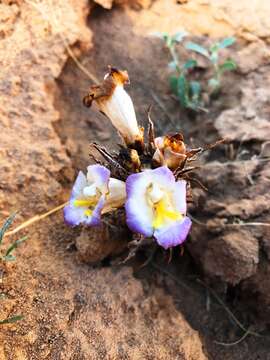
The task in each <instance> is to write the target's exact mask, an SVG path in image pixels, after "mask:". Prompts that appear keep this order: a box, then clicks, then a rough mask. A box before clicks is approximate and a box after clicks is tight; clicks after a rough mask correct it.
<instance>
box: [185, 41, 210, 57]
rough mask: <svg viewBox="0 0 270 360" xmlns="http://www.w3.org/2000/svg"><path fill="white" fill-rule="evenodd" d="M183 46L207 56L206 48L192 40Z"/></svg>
mask: <svg viewBox="0 0 270 360" xmlns="http://www.w3.org/2000/svg"><path fill="white" fill-rule="evenodd" d="M185 47H186V49H188V50H192V51H195V52H196V53H198V54H201V55H203V56H205V57H207V58H209V52H208V50H207V49H205V48H204V47H202V46H201V45H198V44H196V43H193V42H188V43H187V44H186V46H185Z"/></svg>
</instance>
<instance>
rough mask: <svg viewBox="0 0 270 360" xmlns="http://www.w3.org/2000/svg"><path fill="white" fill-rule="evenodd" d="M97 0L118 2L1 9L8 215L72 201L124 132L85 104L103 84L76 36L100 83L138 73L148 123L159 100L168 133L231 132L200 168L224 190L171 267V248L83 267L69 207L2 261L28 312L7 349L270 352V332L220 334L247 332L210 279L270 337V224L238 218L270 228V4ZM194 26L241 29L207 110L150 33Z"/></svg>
mask: <svg viewBox="0 0 270 360" xmlns="http://www.w3.org/2000/svg"><path fill="white" fill-rule="evenodd" d="M96 2H97V3H100V4H101V5H103V6H104V7H105V8H106V9H107V10H105V9H104V8H102V7H101V6H95V5H94V4H93V3H91V5H89V4H88V2H87V1H82V0H80V1H79V0H77V1H75V0H74V1H57V2H53V1H39V2H36V1H4V2H3V3H1V4H0V18H1V20H2V23H1V27H0V30H1V31H0V36H1V38H0V40H1V41H0V63H1V71H0V92H1V97H0V128H1V130H2V134H3V135H2V138H1V147H0V162H1V167H0V175H1V176H0V210H1V219H2V220H3V219H4V218H5V217H6V216H7V215H8V214H9V213H10V212H12V211H13V210H19V211H20V212H19V214H18V216H17V220H16V224H19V223H21V222H22V221H24V220H25V219H27V218H29V217H31V216H33V215H35V214H39V213H42V212H44V211H47V210H49V209H51V208H53V207H54V206H57V205H58V204H60V203H62V202H63V201H65V200H66V199H67V198H68V195H69V191H70V187H71V184H72V181H73V179H74V177H75V175H76V172H77V170H78V169H83V168H84V167H85V166H86V165H88V164H89V156H88V153H89V143H90V141H92V140H95V141H97V140H98V141H99V142H100V143H102V144H105V145H106V146H109V147H112V146H113V143H115V142H116V141H117V139H118V138H117V134H116V133H115V132H114V130H113V128H112V127H111V125H110V124H109V123H108V121H107V120H106V119H105V118H104V117H103V116H102V115H100V114H98V113H97V112H96V111H95V109H91V110H89V109H86V108H84V107H83V105H82V97H83V96H84V94H85V92H86V91H87V88H88V86H89V85H90V84H91V83H92V81H91V80H90V79H89V76H87V75H86V74H85V73H84V72H82V71H81V70H80V69H79V68H78V66H77V65H76V64H75V63H74V61H73V60H72V59H71V58H70V51H69V49H68V48H67V47H68V46H72V49H73V53H74V54H76V55H77V56H78V57H79V60H80V62H81V64H83V66H84V67H85V68H86V69H87V71H88V72H89V73H90V76H91V74H92V75H94V76H95V77H97V78H100V77H101V76H102V75H103V73H104V71H105V70H106V66H107V65H108V64H113V65H115V66H118V67H120V68H126V69H127V70H128V71H129V74H130V78H131V86H130V87H129V93H130V94H131V96H132V98H133V99H134V103H135V107H136V112H137V114H138V119H139V120H140V122H142V123H143V122H144V121H145V118H146V109H147V107H148V106H149V105H150V104H153V105H154V108H153V115H152V116H153V119H154V121H155V122H156V123H157V127H158V131H159V132H161V131H164V130H166V131H172V130H175V129H180V130H182V131H183V132H184V134H185V137H186V140H187V142H188V143H195V144H196V145H200V144H204V143H207V142H211V141H213V139H215V138H218V137H222V136H229V137H230V138H231V139H232V142H231V145H228V146H223V147H221V148H220V149H217V150H215V151H213V152H212V153H211V154H209V155H207V156H205V158H204V159H203V164H204V165H203V166H202V170H201V171H200V173H199V174H198V176H199V177H200V179H201V180H202V181H203V183H204V184H205V185H206V186H208V188H209V189H211V191H210V192H209V193H208V194H206V193H204V192H202V191H200V190H199V189H196V188H195V189H194V196H195V199H196V204H197V205H196V207H194V208H193V209H192V215H193V216H194V217H195V218H196V219H197V220H198V221H197V224H196V223H195V224H194V226H193V231H192V234H191V237H190V239H189V240H188V242H187V245H186V247H185V253H184V256H182V257H181V256H179V254H178V253H177V252H175V254H174V258H173V261H172V262H171V264H169V265H168V264H167V255H166V254H165V253H162V252H161V251H159V252H158V253H157V254H156V256H155V258H154V260H153V263H151V264H149V265H148V266H147V267H145V268H143V269H140V268H139V267H140V264H141V263H142V262H143V261H144V259H145V254H144V253H143V252H142V253H140V254H138V256H137V257H136V259H135V260H134V261H133V262H131V263H130V264H128V265H125V266H117V265H115V264H114V262H113V261H112V260H113V259H112V258H106V259H105V260H104V261H102V262H101V263H99V264H97V265H95V266H90V265H87V264H84V263H82V261H81V259H82V258H83V257H82V254H80V252H82V251H84V250H82V248H78V240H77V239H78V237H79V236H80V234H81V229H75V230H71V229H69V228H67V227H66V226H65V225H64V224H63V218H62V214H61V213H57V214H56V215H53V216H52V217H51V218H49V219H46V220H44V221H42V222H39V223H38V224H37V225H34V226H32V227H29V228H28V229H27V230H25V231H24V232H22V233H21V234H27V235H28V240H27V242H26V243H25V244H24V245H23V246H22V247H21V248H20V249H19V250H18V251H17V255H18V257H17V261H16V262H15V263H12V264H8V265H5V264H1V292H2V293H4V294H5V298H4V299H2V300H1V305H2V306H1V308H0V309H1V310H0V314H1V318H5V317H6V316H11V315H13V314H18V313H20V314H23V315H24V316H25V318H24V320H22V321H20V322H18V323H16V324H12V325H5V326H2V328H1V329H0V330H1V332H0V359H1V360H2V359H3V360H4V359H8V360H9V359H12V360H13V359H16V360H17V359H20V360H21V359H74V360H75V359H76V360H77V359H87V360H88V359H194V360H197V359H198V360H200V359H215V360H216V359H217V360H219V359H220V360H221V359H222V360H223V359H225V360H226V359H228V360H231V359H232V360H234V359H237V360H238V359H240V360H241V359H250V360H254V359H267V358H268V357H269V347H270V344H269V340H268V338H267V337H263V338H259V337H255V336H251V335H249V336H248V337H247V338H246V339H245V340H244V341H242V342H241V343H239V344H237V345H235V346H230V347H227V346H222V345H218V344H216V343H215V341H216V340H218V341H223V342H233V341H235V340H238V339H239V338H241V336H242V335H243V334H244V332H243V331H242V330H241V329H239V327H238V326H236V325H235V323H234V322H233V321H231V318H230V317H229V316H228V314H227V313H226V310H225V308H224V306H220V304H218V302H217V301H216V300H215V299H214V298H213V297H212V296H211V294H210V293H209V291H207V289H206V288H205V287H204V286H202V285H201V283H198V281H197V280H196V279H201V280H204V281H206V283H207V284H209V285H210V286H211V288H213V289H215V291H216V292H218V293H219V296H220V298H222V299H223V300H224V301H225V302H226V304H227V306H228V308H230V309H232V311H233V312H234V313H235V314H236V315H237V317H238V318H239V319H240V320H241V322H242V323H243V324H244V326H245V327H246V328H248V327H249V326H250V325H252V330H256V331H259V332H263V334H265V335H267V328H268V326H269V323H270V321H269V319H270V318H269V306H270V298H269V288H270V282H269V272H270V267H269V256H270V255H269V254H270V252H269V249H270V247H269V227H265V226H243V227H242V226H233V225H231V224H232V223H233V222H234V220H235V219H239V220H241V221H245V222H252V223H254V222H255V223H258V222H260V223H261V222H264V223H265V222H267V221H268V222H269V210H268V209H269V206H268V204H269V194H268V191H267V189H268V186H269V178H270V173H269V167H268V162H267V157H268V156H269V154H267V153H266V152H267V146H264V145H265V144H267V141H269V140H270V125H269V124H270V123H269V112H270V104H269V95H270V94H269V85H270V84H269V82H270V79H269V75H268V73H269V49H268V42H269V36H270V28H269V26H268V22H267V18H269V16H268V15H269V13H270V6H269V4H268V2H264V1H260V2H256V3H254V4H253V3H252V2H250V3H248V4H244V3H242V4H235V2H232V1H229V0H227V1H225V0H224V1H195V0H194V1H187V2H184V4H179V3H180V2H178V3H177V2H176V1H165V0H163V1H161V0H157V1H153V2H152V1H141V2H135V1H130V2H129V4H128V5H124V6H123V5H120V4H118V5H114V7H113V9H112V10H109V8H110V7H111V5H112V4H111V2H110V1H96ZM118 3H120V1H119V2H118ZM88 14H90V15H89V16H88ZM255 14H256V16H255ZM240 15H241V16H240ZM179 24H180V28H183V27H184V28H185V29H187V30H188V31H189V32H190V33H191V34H193V35H194V36H199V37H200V36H203V35H209V36H211V37H213V36H214V37H219V36H225V35H231V34H234V35H237V36H238V38H239V40H238V43H237V45H236V46H235V47H234V48H233V49H232V50H231V53H230V55H232V56H233V57H235V58H236V59H237V61H238V64H239V68H238V71H237V73H235V74H232V75H231V76H230V77H228V78H227V79H225V83H224V88H223V91H222V94H221V96H220V97H219V98H218V99H216V100H215V101H213V103H212V104H211V112H210V113H209V114H207V115H206V114H200V115H198V116H190V114H187V113H183V112H182V111H181V110H180V109H179V105H178V104H177V102H176V101H175V100H174V99H173V98H172V97H171V96H170V92H169V87H168V83H167V77H168V72H167V70H166V64H167V62H168V54H167V52H166V51H165V50H164V49H163V47H162V44H161V43H160V42H159V41H158V40H157V39H153V38H151V37H150V36H149V34H150V33H151V32H152V31H157V30H158V31H169V32H174V31H176V30H179ZM201 40H202V41H205V39H204V38H201ZM183 56H185V54H183ZM206 76H207V74H206ZM157 99H158V101H157ZM160 104H162V106H161V105H160ZM202 124H203V126H202ZM262 149H264V153H263V154H262ZM15 238H17V237H14V238H13V239H15ZM9 240H11V239H6V241H9ZM86 240H87V239H86ZM76 246H77V247H76ZM88 250H89V249H88ZM90 250H91V249H90ZM90 252H91V251H90ZM84 260H85V257H84ZM209 301H210V308H209ZM206 304H208V306H206Z"/></svg>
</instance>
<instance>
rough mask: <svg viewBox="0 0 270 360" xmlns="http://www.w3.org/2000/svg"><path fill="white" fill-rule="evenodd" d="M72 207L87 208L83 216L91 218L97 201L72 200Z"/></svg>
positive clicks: (94, 199)
mask: <svg viewBox="0 0 270 360" xmlns="http://www.w3.org/2000/svg"><path fill="white" fill-rule="evenodd" d="M73 204H74V206H76V207H87V208H88V209H86V210H85V212H84V214H85V215H86V216H91V215H92V213H93V208H94V207H95V206H96V204H97V199H96V197H94V198H93V199H78V200H74V203H73Z"/></svg>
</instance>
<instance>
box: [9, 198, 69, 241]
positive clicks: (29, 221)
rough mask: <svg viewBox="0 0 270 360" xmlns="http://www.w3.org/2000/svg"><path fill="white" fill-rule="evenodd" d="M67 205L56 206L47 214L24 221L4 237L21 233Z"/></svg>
mask: <svg viewBox="0 0 270 360" xmlns="http://www.w3.org/2000/svg"><path fill="white" fill-rule="evenodd" d="M67 204H68V202H65V203H64V204H61V205H58V206H56V207H55V208H53V209H51V210H49V211H47V212H46V213H44V214H41V215H35V216H33V217H32V218H30V219H28V220H26V221H24V222H23V223H22V224H21V225H19V226H17V227H16V228H15V229H13V230H10V231H7V232H6V233H5V237H6V236H11V235H14V234H16V233H17V232H18V231H21V230H23V229H25V228H27V227H28V226H30V225H33V224H34V223H36V222H38V221H40V220H42V219H45V218H46V217H48V216H49V215H51V214H54V213H55V212H57V211H59V210H61V209H63V208H64V206H66V205H67Z"/></svg>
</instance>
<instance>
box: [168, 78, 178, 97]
mask: <svg viewBox="0 0 270 360" xmlns="http://www.w3.org/2000/svg"><path fill="white" fill-rule="evenodd" d="M169 82H170V88H171V90H172V92H173V93H174V95H176V96H178V89H177V83H178V78H177V77H176V76H170V77H169Z"/></svg>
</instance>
